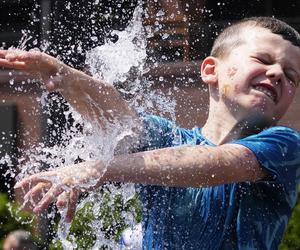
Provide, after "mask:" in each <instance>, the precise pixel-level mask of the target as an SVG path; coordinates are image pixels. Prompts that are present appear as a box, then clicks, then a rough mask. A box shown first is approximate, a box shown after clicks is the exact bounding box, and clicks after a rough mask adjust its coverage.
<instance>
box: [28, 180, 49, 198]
mask: <svg viewBox="0 0 300 250" xmlns="http://www.w3.org/2000/svg"><path fill="white" fill-rule="evenodd" d="M50 187H51V184H50V183H43V182H40V183H38V184H37V185H35V186H34V187H33V188H32V189H30V190H29V191H28V192H27V194H26V195H25V196H24V200H28V199H29V198H30V199H32V200H34V201H37V200H39V199H40V198H41V197H42V195H43V193H45V192H46V190H47V189H49V188H50Z"/></svg>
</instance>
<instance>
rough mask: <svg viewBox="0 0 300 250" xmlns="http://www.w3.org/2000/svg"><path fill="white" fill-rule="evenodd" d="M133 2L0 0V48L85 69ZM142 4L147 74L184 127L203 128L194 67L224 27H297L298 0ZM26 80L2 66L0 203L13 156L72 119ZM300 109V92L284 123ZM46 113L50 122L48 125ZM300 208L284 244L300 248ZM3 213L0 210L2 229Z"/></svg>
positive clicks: (48, 141)
mask: <svg viewBox="0 0 300 250" xmlns="http://www.w3.org/2000/svg"><path fill="white" fill-rule="evenodd" d="M138 3H139V2H138V1H137V0H132V1H129V0H122V1H121V0H115V1H110V0H85V1H79V0H72V1H59V0H52V1H50V0H1V1H0V47H2V48H5V49H7V48H10V47H11V46H14V47H18V48H21V49H30V48H35V47H37V48H40V49H41V50H44V51H46V52H47V53H49V54H51V55H53V56H59V57H60V58H61V59H62V60H63V61H64V62H65V63H67V64H69V65H71V66H73V67H75V68H77V69H80V70H86V65H85V54H86V52H87V51H89V50H90V49H92V48H94V47H96V46H100V45H102V44H104V42H105V41H108V40H109V41H112V42H114V41H116V40H118V37H117V36H115V35H112V34H111V31H112V30H123V29H124V28H125V27H126V25H127V24H128V22H129V20H130V19H131V18H132V14H133V11H134V9H135V7H136V6H137V4H138ZM142 5H143V7H144V8H145V9H147V13H145V14H144V16H143V19H144V25H145V26H147V27H148V28H150V29H151V30H152V36H151V37H149V38H148V49H147V50H148V53H149V58H150V59H149V61H148V65H149V68H150V71H149V72H147V73H146V74H147V77H149V79H151V80H152V81H153V82H154V84H153V85H152V87H151V88H153V89H154V90H155V89H157V90H159V91H161V92H162V93H168V95H172V98H173V99H174V100H175V101H176V104H177V105H176V121H177V123H178V124H179V125H180V126H184V127H189V128H191V127H194V126H201V125H202V124H203V122H204V121H205V118H206V115H207V100H208V98H207V97H208V96H207V88H206V86H204V85H203V84H202V82H201V79H200V72H199V68H200V63H201V60H202V59H203V58H204V57H205V56H207V55H209V53H210V48H211V46H212V42H213V40H214V38H215V37H216V36H217V34H218V33H219V31H220V30H221V29H222V28H223V27H225V26H227V25H228V24H230V23H232V22H234V21H237V20H239V19H242V18H244V17H249V16H275V17H277V18H279V19H282V20H284V21H286V22H287V23H289V24H290V25H292V26H293V27H294V28H296V29H297V30H298V31H299V32H300V14H299V13H300V1H297V0H285V1H275V0H256V1H242V0H230V1H229V0H228V1H220V0H210V1H205V0H156V1H150V0H148V1H146V0H145V1H144V2H143V3H142ZM27 78H28V77H26V75H24V73H22V72H18V71H10V70H6V69H0V135H1V137H0V156H1V160H0V191H1V192H2V193H3V194H8V195H9V197H10V198H9V199H4V198H3V200H2V203H7V202H12V201H11V199H12V197H13V196H14V195H13V191H12V188H11V187H12V185H13V183H14V178H13V177H14V174H12V173H8V172H7V170H8V168H9V166H14V165H15V164H16V160H15V159H17V158H20V157H22V152H24V151H25V150H28V149H30V148H31V147H32V146H33V145H35V144H36V143H37V142H43V143H44V144H45V145H48V146H51V145H54V144H56V143H60V134H61V133H63V132H64V129H66V127H68V124H71V123H72V118H70V119H68V117H67V118H66V117H65V116H64V112H65V111H66V110H67V109H68V107H67V106H66V105H61V103H64V100H63V98H62V97H61V96H60V95H59V94H58V93H51V94H50V97H49V98H48V99H49V100H51V101H49V105H47V107H46V108H45V107H42V106H41V104H40V98H41V95H42V90H41V89H40V87H39V85H38V84H26V83H27ZM170 93H171V94H170ZM53 96H55V97H57V98H53ZM53 99H55V100H56V101H53ZM58 103H60V104H59V105H58ZM299 108H300V92H299V91H298V92H297V96H296V98H295V101H294V105H292V107H291V108H290V110H289V112H288V113H287V114H286V115H285V117H284V119H283V120H282V122H281V123H282V124H285V125H288V126H291V127H293V128H296V129H298V130H300V118H299ZM45 109H47V110H45ZM49 118H50V119H51V120H52V121H54V123H53V124H49V123H47V119H49ZM53 131H55V133H53ZM53 135H55V136H53ZM7 155H9V156H14V157H12V158H11V161H10V162H7V161H4V160H3V159H5V157H6V156H7ZM3 197H4V196H3ZM12 200H13V199H12ZM0 203H1V199H0ZM0 208H1V206H0ZM4 210H5V209H4V208H3V211H4ZM299 210H300V208H297V209H296V210H295V211H296V212H295V215H294V217H293V219H292V220H291V226H290V227H289V229H288V235H287V236H286V238H285V241H284V242H285V243H284V244H283V245H282V249H300V240H299V235H300V229H299V227H300V226H298V224H300V221H299V218H300V215H299ZM5 211H6V210H5ZM0 213H1V209H0ZM3 213H4V212H3ZM297 213H298V214H297ZM7 216H8V215H3V216H2V217H1V216H0V218H1V220H2V221H0V227H2V225H4V221H6V220H7ZM297 216H298V217H297ZM43 223H44V224H45V223H47V222H42V221H41V222H39V223H38V224H39V227H38V229H35V232H36V233H38V234H40V235H41V237H42V238H43V237H44V238H45V239H46V238H47V237H48V238H49V237H50V236H49V232H46V231H47V230H48V229H45V228H47V227H45V226H43ZM14 227H17V226H11V227H9V226H7V229H4V227H3V229H0V237H2V238H3V237H4V236H5V235H6V234H7V233H8V232H9V231H11V230H12V229H13V228H14ZM47 235H48V236H47ZM297 235H298V236H297Z"/></svg>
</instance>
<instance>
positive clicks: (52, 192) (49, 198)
mask: <svg viewBox="0 0 300 250" xmlns="http://www.w3.org/2000/svg"><path fill="white" fill-rule="evenodd" d="M62 192H63V189H62V188H61V186H57V185H53V186H52V187H51V188H50V189H49V191H48V192H47V193H46V194H45V196H44V197H43V198H42V200H41V201H40V202H39V203H38V204H37V206H36V207H35V208H34V209H33V212H34V213H37V214H40V213H41V212H42V211H43V210H45V209H46V208H47V207H48V206H49V205H50V204H51V203H52V202H53V201H54V200H55V199H56V198H57V197H58V196H59V195H60V194H61V193H62Z"/></svg>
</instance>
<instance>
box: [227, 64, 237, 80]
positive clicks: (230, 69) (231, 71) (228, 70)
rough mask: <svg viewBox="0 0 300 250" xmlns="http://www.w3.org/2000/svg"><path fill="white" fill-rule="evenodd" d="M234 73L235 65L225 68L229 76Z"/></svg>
mask: <svg viewBox="0 0 300 250" xmlns="http://www.w3.org/2000/svg"><path fill="white" fill-rule="evenodd" d="M236 73H237V67H235V66H233V67H229V68H228V69H227V76H228V77H229V78H232V77H234V75H235V74H236Z"/></svg>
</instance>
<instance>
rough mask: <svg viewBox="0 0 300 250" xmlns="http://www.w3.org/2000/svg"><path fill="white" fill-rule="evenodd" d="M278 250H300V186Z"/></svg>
mask: <svg viewBox="0 0 300 250" xmlns="http://www.w3.org/2000/svg"><path fill="white" fill-rule="evenodd" d="M279 249H280V250H289V249H291V250H294V249H300V186H299V188H298V201H297V205H296V207H295V208H294V210H293V214H292V216H291V218H290V221H289V224H288V227H287V229H286V231H285V235H284V238H283V240H282V242H281V245H280V247H279Z"/></svg>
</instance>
